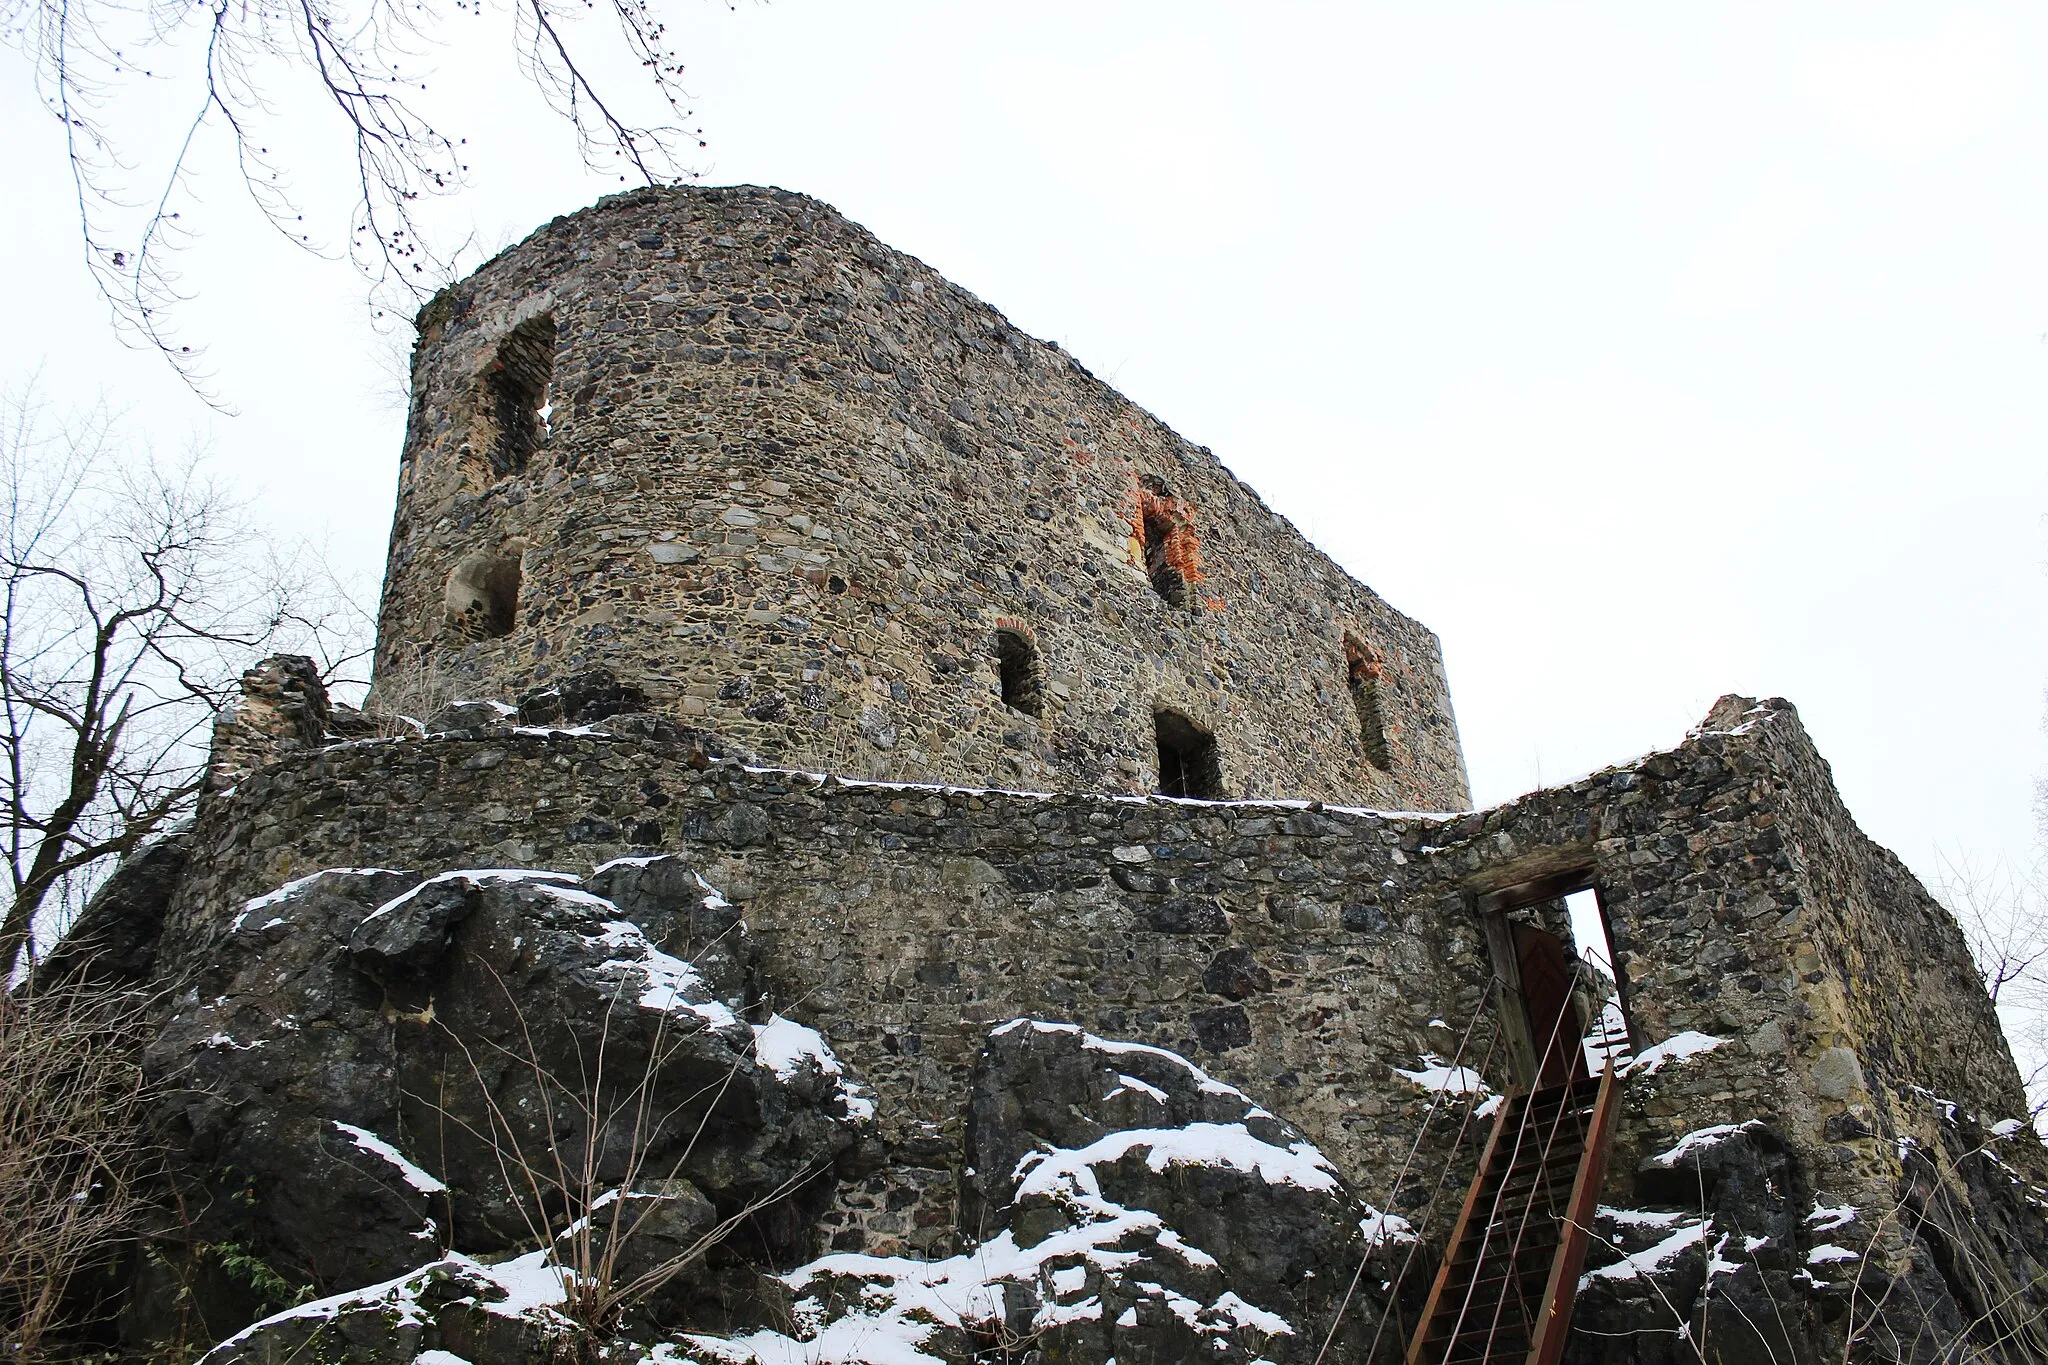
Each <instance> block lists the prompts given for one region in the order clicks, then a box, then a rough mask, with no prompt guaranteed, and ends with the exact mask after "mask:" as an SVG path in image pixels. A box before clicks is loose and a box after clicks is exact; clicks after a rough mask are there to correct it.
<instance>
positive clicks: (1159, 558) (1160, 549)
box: [1145, 512, 1188, 607]
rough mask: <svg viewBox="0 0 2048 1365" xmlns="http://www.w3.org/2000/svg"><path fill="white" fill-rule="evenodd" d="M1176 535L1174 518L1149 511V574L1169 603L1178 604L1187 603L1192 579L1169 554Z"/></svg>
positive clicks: (1147, 533)
mask: <svg viewBox="0 0 2048 1365" xmlns="http://www.w3.org/2000/svg"><path fill="white" fill-rule="evenodd" d="M1172 537H1173V522H1172V520H1171V519H1170V518H1169V517H1168V516H1167V515H1166V514H1165V513H1164V512H1147V513H1145V576H1146V577H1147V578H1150V579H1151V580H1152V591H1154V592H1156V593H1158V594H1159V596H1160V597H1161V598H1162V599H1163V600H1164V601H1165V602H1166V605H1168V606H1169V607H1178V606H1184V605H1186V603H1187V600H1188V581H1187V579H1186V578H1185V577H1183V576H1182V574H1181V571H1180V570H1179V569H1177V568H1175V567H1174V564H1173V560H1172V559H1171V558H1170V557H1168V555H1167V543H1168V542H1169V541H1170V540H1171V539H1172Z"/></svg>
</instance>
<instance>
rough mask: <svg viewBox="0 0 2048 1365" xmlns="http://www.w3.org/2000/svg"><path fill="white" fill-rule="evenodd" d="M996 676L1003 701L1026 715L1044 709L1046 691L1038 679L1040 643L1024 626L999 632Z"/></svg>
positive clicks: (1041, 712)
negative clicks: (1037, 644) (1037, 643)
mask: <svg viewBox="0 0 2048 1365" xmlns="http://www.w3.org/2000/svg"><path fill="white" fill-rule="evenodd" d="M996 678H997V680H998V682H999V683H1000V685H1001V687H1002V695H1003V705H1005V706H1007V707H1009V708H1010V709H1011V710H1013V711H1021V712H1023V713H1024V714H1025V715H1027V716H1037V715H1041V714H1043V713H1044V710H1045V692H1044V687H1043V684H1042V683H1041V681H1040V679H1039V672H1038V646H1036V645H1034V644H1033V643H1032V642H1031V637H1030V636H1029V635H1027V634H1025V633H1024V632H1023V631H1021V630H999V631H997V632H996Z"/></svg>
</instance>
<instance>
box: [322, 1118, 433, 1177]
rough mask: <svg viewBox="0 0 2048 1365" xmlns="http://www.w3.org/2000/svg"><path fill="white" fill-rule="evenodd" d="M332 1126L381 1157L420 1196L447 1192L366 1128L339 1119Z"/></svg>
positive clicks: (358, 1144)
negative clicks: (395, 1169) (394, 1168)
mask: <svg viewBox="0 0 2048 1365" xmlns="http://www.w3.org/2000/svg"><path fill="white" fill-rule="evenodd" d="M334 1126H335V1127H336V1128H339V1129H340V1130H341V1131H342V1132H344V1133H346V1134H348V1139H349V1141H350V1142H353V1143H354V1144H355V1145H356V1146H358V1147H360V1148H362V1149H363V1150H364V1151H366V1152H368V1153H370V1154H371V1155H372V1156H379V1157H382V1158H384V1160H386V1161H388V1162H390V1163H391V1164H392V1165H393V1166H396V1167H397V1168H398V1173H399V1174H400V1175H401V1176H403V1177H405V1183H406V1184H408V1185H410V1186H412V1187H413V1188H414V1189H416V1190H418V1191H419V1192H420V1193H421V1194H446V1193H447V1192H448V1187H447V1186H446V1185H444V1184H442V1183H441V1182H440V1181H438V1180H436V1179H435V1178H434V1177H433V1176H431V1175H428V1174H427V1173H426V1172H425V1171H423V1170H421V1169H420V1168H419V1167H417V1166H415V1165H413V1164H412V1163H411V1162H410V1161H407V1160H406V1159H405V1156H404V1154H403V1153H401V1152H400V1151H399V1150H398V1149H397V1148H396V1147H393V1146H392V1145H391V1144H390V1143H388V1142H386V1141H385V1140H384V1139H383V1138H380V1137H378V1136H377V1135H376V1134H375V1133H373V1132H370V1131H369V1130H368V1129H366V1128H358V1127H356V1126H355V1125H354V1124H353V1123H343V1122H342V1121H341V1120H340V1119H336V1120H335V1121H334Z"/></svg>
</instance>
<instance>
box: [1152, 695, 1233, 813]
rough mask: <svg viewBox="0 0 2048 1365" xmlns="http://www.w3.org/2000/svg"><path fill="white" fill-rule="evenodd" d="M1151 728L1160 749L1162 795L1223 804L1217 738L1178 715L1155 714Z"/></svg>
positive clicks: (1162, 712) (1167, 712)
mask: <svg viewBox="0 0 2048 1365" xmlns="http://www.w3.org/2000/svg"><path fill="white" fill-rule="evenodd" d="M1152 728H1153V733H1154V736H1155V738H1156V740H1157V742H1158V745H1159V794H1160V795H1161V796H1187V797H1193V798H1194V799H1196V800H1198V801H1220V800H1222V799H1223V766H1222V762H1221V760H1220V759H1219V757H1218V755H1217V752H1216V737H1215V736H1214V735H1212V734H1210V733H1209V732H1208V731H1207V730H1204V729H1202V728H1201V727H1200V726H1199V725H1196V724H1195V723H1194V722H1193V721H1191V720H1189V719H1188V718H1187V717H1186V716H1183V715H1181V714H1180V713H1179V712H1177V711H1155V712H1154V713H1153V715H1152Z"/></svg>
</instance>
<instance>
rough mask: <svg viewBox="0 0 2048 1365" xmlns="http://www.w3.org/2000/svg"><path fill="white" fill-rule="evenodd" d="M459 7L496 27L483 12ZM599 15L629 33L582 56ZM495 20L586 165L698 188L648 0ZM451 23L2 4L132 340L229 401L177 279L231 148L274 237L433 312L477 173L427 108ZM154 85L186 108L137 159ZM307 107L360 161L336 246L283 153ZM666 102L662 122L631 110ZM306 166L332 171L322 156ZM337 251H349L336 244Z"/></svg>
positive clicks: (408, 13)
mask: <svg viewBox="0 0 2048 1365" xmlns="http://www.w3.org/2000/svg"><path fill="white" fill-rule="evenodd" d="M452 5H453V9H454V10H456V11H462V12H466V13H471V14H482V13H484V12H485V7H484V5H483V3H482V0H452ZM494 8H495V7H494ZM590 11H597V12H598V13H600V14H605V15H607V16H608V17H609V18H610V20H611V21H612V24H613V25H615V31H614V32H613V33H612V34H611V36H610V38H609V39H606V38H605V37H604V36H603V35H602V33H600V34H599V35H597V36H596V37H595V38H593V39H592V40H590V41H589V42H588V43H587V45H586V46H583V47H580V48H579V46H578V45H577V44H576V43H575V42H574V41H572V39H574V38H577V37H581V36H585V35H579V34H576V33H575V32H574V28H575V24H576V21H577V20H579V19H583V18H586V17H588V13H589V12H590ZM497 12H499V13H501V14H502V15H503V16H504V17H505V18H507V19H508V20H509V23H510V25H511V28H512V32H513V35H514V38H515V52H516V59H515V60H516V64H517V66H518V69H519V71H520V74H521V75H522V76H523V77H525V79H527V80H528V81H530V82H531V83H532V84H533V85H534V87H535V88H536V90H537V91H538V92H539V94H540V96H541V98H542V99H543V100H544V101H545V102H546V104H547V105H548V107H549V108H550V109H552V110H553V111H554V112H555V113H556V114H558V115H559V116H560V117H562V118H563V119H564V120H566V121H567V122H568V123H569V124H570V126H571V127H572V129H573V130H574V133H575V136H576V142H577V149H578V152H579V154H580V155H581V157H582V159H583V161H584V164H585V165H586V166H588V167H590V168H591V169H593V170H601V171H605V172H607V173H609V172H614V171H618V172H623V173H622V174H620V176H619V178H620V179H621V180H625V179H627V178H629V177H631V178H634V179H638V180H640V181H643V182H645V183H647V184H665V183H672V182H674V181H676V180H679V179H684V178H687V177H688V176H689V175H690V174H692V172H691V171H690V170H689V169H688V168H687V167H686V165H685V164H684V162H683V160H682V157H683V155H684V153H685V151H686V150H687V149H691V148H692V144H694V146H695V147H702V146H703V145H704V144H703V142H702V141H701V140H700V138H699V135H698V133H697V132H696V131H695V130H693V129H691V128H690V127H689V126H688V121H689V119H690V117H691V113H690V110H689V109H687V108H686V107H685V103H686V96H685V94H684V91H683V89H682V84H681V81H682V75H683V66H682V63H681V61H680V60H679V58H678V55H677V53H676V50H675V48H674V46H673V44H672V43H671V41H670V39H669V36H668V32H667V27H666V25H665V24H664V23H663V22H662V21H661V19H660V18H659V16H658V15H657V14H656V12H655V8H654V5H653V3H651V0H603V3H599V0H582V2H581V3H575V2H574V0H507V3H506V4H505V5H504V7H503V8H502V9H500V10H498V11H497ZM450 17H451V15H450V13H449V11H448V8H447V7H446V6H445V5H444V6H442V7H439V8H431V7H428V6H425V5H420V4H410V5H409V4H406V3H404V0H199V2H198V3H192V2H191V0H0V35H4V36H5V37H6V38H7V39H8V40H10V41H11V42H12V43H13V44H14V45H15V46H16V47H18V48H19V49H20V50H21V51H22V52H23V54H24V56H26V57H27V59H28V60H29V62H30V64H31V67H32V68H33V70H34V73H35V79H36V85H37V90H38V93H39V95H40V96H41V98H42V100H43V103H44V105H45V107H46V108H47V109H48V110H49V112H50V114H51V115H52V116H53V117H54V118H55V119H56V120H57V121H58V124H59V126H60V127H61V128H62V129H63V137H64V147H65V154H66V159H67V161H68V164H69V168H70V172H71V181H72V189H73V199H74V204H75V209H76V212H77V215H78V222H79V241H80V244H81V246H82V247H83V249H84V255H85V264H86V268H87V269H88V271H89V272H90V273H91V275H92V278H93V282H94V284H95V286H96V287H97V288H98V289H99V292H100V294H101V296H102V297H104V298H105V299H106V301H107V303H108V305H109V308H110V310H111V313H112V316H113V320H114V323H115V326H116V328H117V330H119V331H120V332H121V333H122V334H123V335H124V336H125V337H127V338H128V339H130V340H131V341H133V342H135V343H136V344H139V345H142V346H146V347H150V348H152V349H154V350H156V351H158V352H159V353H161V354H162V355H163V356H164V357H165V358H166V359H167V360H169V361H170V363H171V364H172V365H173V366H174V367H175V368H176V369H177V371H178V373H179V374H180V375H181V376H183V377H184V379H185V380H186V382H187V383H188V384H190V385H191V386H192V387H193V389H194V390H195V391H196V392H199V393H200V394H201V396H202V397H206V398H207V399H208V401H209V402H214V401H216V400H215V399H214V398H213V397H212V396H211V395H209V394H208V393H207V390H206V388H205V384H206V380H207V374H206V371H205V368H204V364H203V358H202V355H201V352H200V351H199V350H195V349H194V348H193V347H192V346H191V345H189V344H187V343H185V342H182V341H181V340H180V339H179V336H178V333H177V331H176V329H175V328H174V326H173V325H172V320H173V316H174V314H175V312H176V309H177V306H178V305H179V304H181V303H183V302H185V301H186V300H187V299H188V298H189V297H190V296H189V294H188V293H187V292H186V291H185V290H184V287H183V285H182V282H181V280H180V278H179V275H178V273H177V270H176V268H175V263H176V260H177V257H178V254H179V252H180V251H181V250H182V249H183V248H184V247H185V246H187V245H189V243H190V241H191V239H192V229H191V226H190V222H189V220H188V218H187V214H188V213H189V212H190V211H191V209H190V205H191V201H192V194H191V183H190V182H191V179H192V176H193V173H194V168H195V167H196V165H197V164H198V163H199V161H200V159H201V158H202V157H203V156H204V155H206V154H207V152H208V150H209V149H210V148H211V147H213V146H215V145H221V144H224V147H225V149H226V150H227V151H228V152H229V153H230V154H231V155H232V157H233V159H234V163H235V166H236V168H237V169H238V170H239V172H240V175H241V180H242V184H243V187H244V189H245V190H246V191H247V193H248V195H249V198H250V201H251V202H252V203H253V204H254V206H255V207H256V209H257V211H258V212H259V213H261V214H262V215H263V218H264V219H265V221H267V222H268V223H269V224H270V225H271V226H272V227H273V228H275V229H276V230H277V231H278V232H279V233H280V234H281V235H282V236H283V237H284V238H285V239H286V240H287V241H290V242H291V243H293V244H294V245H296V246H299V247H302V248H304V249H306V250H308V251H312V252H314V253H316V254H321V255H335V256H339V255H342V254H344V253H345V254H346V255H347V256H348V257H349V259H350V260H351V261H352V262H353V263H354V264H355V265H356V267H357V268H358V269H360V270H361V271H362V272H363V273H364V275H365V276H366V277H368V278H369V279H370V280H371V282H372V297H373V302H381V304H382V305H383V306H385V307H398V306H401V305H403V304H405V303H408V302H409V303H410V305H411V306H417V304H418V303H419V302H421V301H423V300H424V299H425V298H426V296H427V295H428V294H430V293H431V292H432V291H433V290H434V289H435V288H437V287H439V285H440V284H442V283H444V282H445V280H446V279H447V277H448V276H449V275H450V274H452V272H453V268H454V256H455V253H456V252H457V251H459V250H460V249H461V247H460V244H458V245H457V246H456V247H454V248H452V249H444V248H441V247H437V246H436V245H434V244H432V243H431V242H430V241H429V240H428V234H427V233H426V231H425V230H424V228H423V225H422V223H421V221H420V218H419V210H420V208H421V206H422V205H423V204H424V203H425V201H426V200H428V199H429V198H431V197H435V196H441V195H447V194H451V193H454V192H457V191H459V190H460V189H462V188H463V186H464V184H465V182H466V180H467V177H468V173H469V167H468V165H467V164H466V163H465V162H464V160H463V155H464V153H463V150H462V149H463V146H464V145H465V143H466V141H467V139H466V138H464V137H462V136H459V135H457V134H456V133H455V132H454V131H453V130H450V129H446V128H443V127H441V126H440V125H438V124H437V123H436V122H435V120H434V117H433V116H432V115H431V114H430V113H429V112H428V110H427V107H426V103H425V100H424V98H423V96H424V93H425V91H426V88H427V87H426V83H425V80H424V77H425V75H426V73H427V68H428V64H427V60H426V58H427V55H428V54H429V53H430V52H431V51H432V50H433V49H434V48H435V47H436V46H437V45H438V44H437V38H438V36H439V30H440V25H441V21H443V20H445V19H448V18H450ZM195 29H200V30H203V32H202V33H201V34H198V35H195V33H194V32H193V30H195ZM195 36H198V37H201V38H203V41H199V42H194V41H193V39H194V38H195ZM465 41H472V40H468V39H465ZM607 43H608V44H609V46H610V49H611V51H609V52H608V51H607ZM619 56H622V57H624V58H625V59H626V60H629V61H630V62H632V64H633V65H634V67H635V68H637V69H638V71H639V73H640V75H639V77H638V78H637V79H636V80H633V81H628V82H626V83H625V87H624V88H620V89H613V90H609V91H601V90H600V89H599V84H598V81H597V79H595V77H594V76H593V74H592V73H593V72H594V71H596V70H599V69H601V68H602V67H603V66H604V65H606V64H607V59H608V58H610V59H612V60H615V59H616V57H619ZM145 83H147V84H149V85H153V86H160V87H167V88H168V92H169V93H170V95H171V97H172V98H173V99H179V98H182V99H184V100H186V101H187V102H188V103H187V104H186V108H187V109H188V111H189V112H188V113H187V114H186V115H185V116H184V118H183V125H182V128H181V129H180V130H179V132H178V135H177V136H175V137H174V138H173V139H172V140H171V141H170V142H169V144H168V146H167V148H166V150H164V151H162V152H152V153H144V154H140V155H138V154H137V151H136V149H137V148H138V147H147V146H148V145H149V144H150V142H151V141H152V138H153V136H154V134H155V129H154V128H153V127H152V126H150V125H151V124H152V123H154V122H158V121H160V118H159V116H157V115H155V114H153V113H149V112H145V111H144V110H143V108H142V105H141V104H140V102H138V100H137V99H136V96H137V94H138V93H139V92H140V90H141V89H142V88H143V86H144V84H145ZM306 95H311V96H314V97H315V98H316V100H317V102H318V105H319V106H321V107H324V108H325V109H326V110H327V112H328V115H329V119H328V123H327V126H328V127H329V128H333V129H338V130H339V131H340V132H341V133H342V134H343V135H344V137H345V138H346V139H347V145H348V147H349V149H350V150H349V153H348V155H349V156H350V158H351V163H352V164H351V165H350V166H349V169H348V175H349V177H350V179H351V180H352V181H353V194H352V198H353V199H354V207H353V210H352V211H351V214H350V217H351V219H352V221H350V222H349V223H348V224H347V226H346V228H345V229H343V228H341V225H340V224H338V223H337V224H336V225H335V227H336V229H337V231H335V232H333V233H331V234H322V233H320V232H318V231H316V230H315V229H313V228H312V227H310V226H309V225H308V223H307V221H306V215H307V208H306V203H305V201H304V200H303V199H302V198H301V197H300V195H298V194H297V193H295V192H294V191H293V190H292V189H291V188H290V180H289V177H288V175H287V169H288V168H289V167H292V166H294V164H295V158H293V157H292V156H290V155H289V154H288V153H287V152H286V151H285V150H283V148H284V147H285V144H286V141H287V139H288V132H287V129H288V123H287V120H286V119H285V118H284V117H283V116H282V115H281V114H280V112H279V110H280V108H282V107H283V106H284V102H285V101H288V100H291V99H295V98H303V97H304V96H306ZM273 96H275V97H277V99H278V101H279V103H278V104H277V105H273V103H272V98H273ZM650 96H651V97H652V99H653V101H654V105H653V107H654V108H655V109H656V110H657V111H658V115H657V118H656V119H655V120H654V121H651V122H643V121H640V120H637V119H636V118H634V117H633V116H632V115H630V114H628V113H627V112H625V109H626V107H627V105H628V104H646V103H647V100H648V98H649V97H650ZM300 135H301V136H303V132H302V131H300ZM316 136H317V133H316ZM296 164H298V165H299V166H300V168H301V169H305V170H309V171H312V172H313V173H314V174H315V175H316V176H318V175H319V174H320V173H322V172H324V171H326V170H328V166H327V164H326V163H324V162H323V161H321V159H320V158H319V157H318V156H317V155H315V156H313V157H310V158H306V159H304V160H303V161H300V162H297V163H296ZM316 216H317V215H316ZM325 235H332V236H345V237H346V246H345V247H342V248H339V249H336V248H331V247H328V246H325V245H323V244H322V238H323V236H325ZM408 311H409V309H408Z"/></svg>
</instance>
